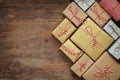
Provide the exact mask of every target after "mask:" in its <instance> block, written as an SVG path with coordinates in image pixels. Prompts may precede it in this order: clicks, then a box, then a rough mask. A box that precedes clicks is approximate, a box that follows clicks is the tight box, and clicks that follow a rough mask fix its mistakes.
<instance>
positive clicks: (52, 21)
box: [0, 0, 82, 80]
mask: <svg viewBox="0 0 120 80" xmlns="http://www.w3.org/2000/svg"><path fill="white" fill-rule="evenodd" d="M68 3H69V1H68V0H0V80H82V79H80V78H78V77H77V76H76V75H74V74H73V73H72V72H71V71H70V67H71V66H72V62H71V61H70V60H69V59H68V58H67V57H66V56H65V55H64V54H63V53H62V52H61V51H60V50H59V47H60V43H59V41H57V40H56V39H55V38H54V37H53V36H52V35H51V32H52V30H53V29H54V28H56V26H57V25H58V24H59V23H60V22H61V21H62V20H63V19H64V16H63V15H62V11H63V10H64V9H65V8H66V7H67V5H68Z"/></svg>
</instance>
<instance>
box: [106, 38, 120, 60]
mask: <svg viewBox="0 0 120 80" xmlns="http://www.w3.org/2000/svg"><path fill="white" fill-rule="evenodd" d="M108 51H109V53H110V54H111V55H113V56H114V57H115V58H116V59H117V60H120V38H119V39H118V40H117V41H116V42H115V43H114V44H113V45H112V46H111V47H110V48H109V49H108Z"/></svg>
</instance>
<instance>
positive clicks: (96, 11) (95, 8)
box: [86, 2, 110, 27]
mask: <svg viewBox="0 0 120 80" xmlns="http://www.w3.org/2000/svg"><path fill="white" fill-rule="evenodd" d="M86 13H87V14H88V15H89V16H90V17H91V18H92V19H93V20H94V21H95V22H96V23H97V24H98V25H99V26H100V27H103V26H104V25H105V24H106V23H107V21H108V20H109V19H110V15H109V14H108V13H107V12H106V11H105V10H104V9H103V8H102V7H101V6H100V5H99V4H98V3H97V2H95V3H94V4H93V5H92V6H91V7H90V8H89V9H88V11H87V12H86Z"/></svg>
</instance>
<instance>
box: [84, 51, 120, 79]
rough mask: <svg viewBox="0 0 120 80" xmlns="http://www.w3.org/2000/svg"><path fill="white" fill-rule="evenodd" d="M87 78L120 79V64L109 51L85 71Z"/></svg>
mask: <svg viewBox="0 0 120 80" xmlns="http://www.w3.org/2000/svg"><path fill="white" fill-rule="evenodd" d="M83 78H84V79H85V80H119V78H120V64H119V63H118V62H117V61H116V60H115V59H114V58H112V56H110V55H109V54H108V53H107V52H105V53H103V55H102V56H101V57H100V58H99V59H98V60H97V61H96V62H95V63H94V64H93V65H92V66H91V67H90V68H89V69H88V70H87V71H86V72H85V74H84V75H83Z"/></svg>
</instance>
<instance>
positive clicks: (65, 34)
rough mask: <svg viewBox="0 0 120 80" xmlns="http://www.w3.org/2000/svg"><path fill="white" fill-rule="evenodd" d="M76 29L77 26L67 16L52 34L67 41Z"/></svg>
mask: <svg viewBox="0 0 120 80" xmlns="http://www.w3.org/2000/svg"><path fill="white" fill-rule="evenodd" d="M75 30H76V28H75V26H74V25H73V24H72V23H71V22H70V21H69V20H68V19H67V18H65V19H64V20H63V21H62V22H61V23H60V24H59V25H58V27H57V28H56V29H55V30H54V31H53V32H52V34H53V35H54V36H55V37H56V38H57V39H58V40H59V41H60V42H61V43H63V42H65V40H67V39H68V38H69V36H70V35H71V34H72V33H73V32H74V31H75Z"/></svg>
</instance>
